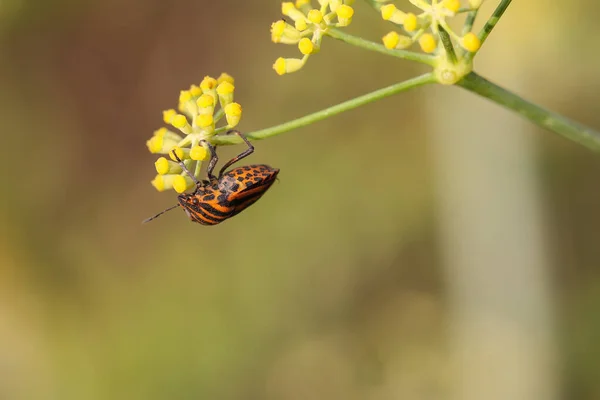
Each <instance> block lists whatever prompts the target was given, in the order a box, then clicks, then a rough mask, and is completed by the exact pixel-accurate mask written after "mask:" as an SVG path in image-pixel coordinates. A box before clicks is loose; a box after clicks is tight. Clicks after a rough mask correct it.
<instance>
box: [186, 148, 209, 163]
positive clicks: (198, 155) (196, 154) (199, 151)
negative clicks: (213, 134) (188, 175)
mask: <svg viewBox="0 0 600 400" xmlns="http://www.w3.org/2000/svg"><path fill="white" fill-rule="evenodd" d="M208 157H209V152H208V150H207V149H206V148H205V147H204V146H200V145H196V146H194V147H192V148H191V149H190V158H191V159H192V160H196V161H205V160H208Z"/></svg>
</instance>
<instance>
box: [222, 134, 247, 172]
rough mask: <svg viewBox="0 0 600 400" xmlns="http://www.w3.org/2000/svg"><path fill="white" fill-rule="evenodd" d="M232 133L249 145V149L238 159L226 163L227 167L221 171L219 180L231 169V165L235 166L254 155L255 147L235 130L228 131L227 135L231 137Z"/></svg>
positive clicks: (239, 155) (224, 166)
mask: <svg viewBox="0 0 600 400" xmlns="http://www.w3.org/2000/svg"><path fill="white" fill-rule="evenodd" d="M231 133H235V134H236V135H238V136H239V137H240V138H241V139H242V140H243V141H244V142H245V143H246V144H247V145H248V148H247V149H246V150H245V151H243V152H241V153H240V154H238V155H237V156H236V157H233V158H232V159H231V160H229V161H227V162H226V163H225V165H223V167H222V168H221V170H220V171H219V178H220V177H221V176H223V173H224V172H225V170H226V169H227V168H229V167H230V166H231V165H233V164H235V163H236V162H238V161H240V160H241V159H242V158H244V157H248V156H249V155H250V154H252V153H254V146H252V144H251V143H250V142H249V141H248V139H246V138H245V137H244V135H243V134H242V132H240V131H237V130H235V129H233V130H230V131H228V132H227V135H229V134H231Z"/></svg>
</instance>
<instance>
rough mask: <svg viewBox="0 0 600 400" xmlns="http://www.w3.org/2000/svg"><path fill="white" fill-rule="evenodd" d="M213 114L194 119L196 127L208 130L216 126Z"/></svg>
mask: <svg viewBox="0 0 600 400" xmlns="http://www.w3.org/2000/svg"><path fill="white" fill-rule="evenodd" d="M214 122H215V121H214V119H213V116H212V114H201V115H198V116H197V117H196V118H195V119H194V125H196V126H198V127H200V128H208V127H210V126H212V125H213V124H214Z"/></svg>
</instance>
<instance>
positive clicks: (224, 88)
mask: <svg viewBox="0 0 600 400" xmlns="http://www.w3.org/2000/svg"><path fill="white" fill-rule="evenodd" d="M234 89H235V86H233V84H232V83H231V82H227V81H225V82H222V83H220V84H219V86H217V94H218V95H219V96H226V95H229V94H231V93H233V90H234Z"/></svg>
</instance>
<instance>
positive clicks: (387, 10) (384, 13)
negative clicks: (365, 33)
mask: <svg viewBox="0 0 600 400" xmlns="http://www.w3.org/2000/svg"><path fill="white" fill-rule="evenodd" d="M396 10H397V8H396V6H395V5H393V4H386V5H385V6H383V7H381V18H383V19H384V20H386V21H388V20H390V19H391V18H392V15H394V12H396Z"/></svg>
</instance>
